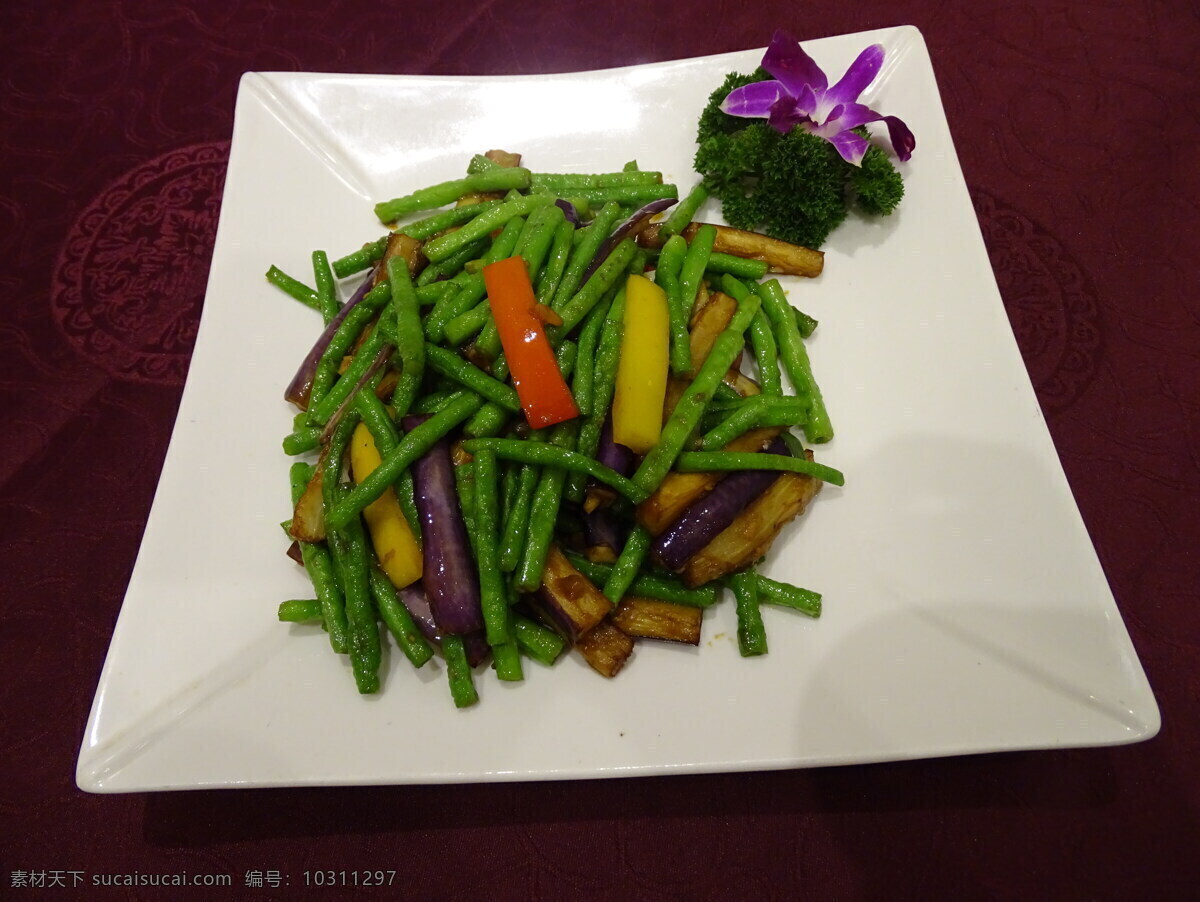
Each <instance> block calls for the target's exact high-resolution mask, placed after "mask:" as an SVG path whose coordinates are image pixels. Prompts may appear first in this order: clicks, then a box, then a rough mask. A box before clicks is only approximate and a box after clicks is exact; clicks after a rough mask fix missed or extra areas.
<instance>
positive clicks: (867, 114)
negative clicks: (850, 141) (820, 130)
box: [826, 103, 883, 129]
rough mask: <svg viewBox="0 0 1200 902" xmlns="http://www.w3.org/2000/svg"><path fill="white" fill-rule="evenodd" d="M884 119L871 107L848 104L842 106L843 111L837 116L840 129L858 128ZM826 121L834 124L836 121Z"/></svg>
mask: <svg viewBox="0 0 1200 902" xmlns="http://www.w3.org/2000/svg"><path fill="white" fill-rule="evenodd" d="M882 118H883V116H882V115H880V114H879V113H877V112H875V111H874V110H873V109H871V108H870V107H869V106H866V105H864V104H861V103H846V104H842V111H841V113H839V114H838V116H837V126H838V129H848V128H858V127H859V126H860V125H866V124H867V123H868V122H878V121H879V120H880V119H882ZM826 121H827V122H829V123H830V124H832V123H833V121H834V120H833V119H832V118H830V119H828V120H826Z"/></svg>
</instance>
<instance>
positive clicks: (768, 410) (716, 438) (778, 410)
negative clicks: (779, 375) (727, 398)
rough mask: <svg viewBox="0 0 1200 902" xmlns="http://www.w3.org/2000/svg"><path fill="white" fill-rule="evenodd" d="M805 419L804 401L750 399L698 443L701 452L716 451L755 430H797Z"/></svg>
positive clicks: (805, 400)
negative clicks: (770, 428)
mask: <svg viewBox="0 0 1200 902" xmlns="http://www.w3.org/2000/svg"><path fill="white" fill-rule="evenodd" d="M807 418H808V399H807V398H776V397H774V396H772V395H766V394H762V395H754V396H752V397H749V398H747V399H746V400H745V401H744V402H743V403H741V404H739V405H738V406H737V407H735V408H734V409H733V412H732V413H730V414H729V415H728V416H726V417H725V418H724V419H723V420H721V422H719V423H718V424H717V425H716V426H714V427H713V428H712V429H710V430H709V431H708V432H706V433H705V434H704V435H703V437H702V438H701V439H700V450H701V451H718V450H720V449H721V448H724V447H725V446H726V445H728V444H729V443H730V442H732V441H733V440H734V439H735V438H737V437H738V436H740V435H743V434H744V433H746V432H748V431H749V430H751V429H754V428H756V427H759V426H800V425H803V423H804V422H805V420H806V419H807Z"/></svg>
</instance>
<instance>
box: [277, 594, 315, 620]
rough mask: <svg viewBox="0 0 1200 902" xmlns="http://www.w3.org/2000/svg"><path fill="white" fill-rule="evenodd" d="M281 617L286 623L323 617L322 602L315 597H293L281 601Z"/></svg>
mask: <svg viewBox="0 0 1200 902" xmlns="http://www.w3.org/2000/svg"><path fill="white" fill-rule="evenodd" d="M279 619H280V620H281V621H282V622H284V623H308V622H309V621H312V620H320V619H321V602H319V601H317V599H315V598H293V599H291V600H289V601H281V602H280V603H279Z"/></svg>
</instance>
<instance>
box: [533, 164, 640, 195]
mask: <svg viewBox="0 0 1200 902" xmlns="http://www.w3.org/2000/svg"><path fill="white" fill-rule="evenodd" d="M529 184H530V186H531V187H532V188H534V189H537V188H544V189H546V190H548V191H554V192H557V193H559V194H570V193H573V192H576V191H580V190H583V189H592V188H622V187H624V188H628V187H631V186H634V185H659V184H662V173H661V172H651V171H650V170H648V169H637V170H634V171H632V172H588V173H584V172H533V173H530V176H529Z"/></svg>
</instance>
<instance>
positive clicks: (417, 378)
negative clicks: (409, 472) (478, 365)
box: [387, 257, 425, 419]
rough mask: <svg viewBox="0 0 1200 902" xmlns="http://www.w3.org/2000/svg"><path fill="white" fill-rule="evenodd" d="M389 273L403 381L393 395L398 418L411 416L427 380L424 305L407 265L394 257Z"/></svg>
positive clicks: (397, 384)
mask: <svg viewBox="0 0 1200 902" xmlns="http://www.w3.org/2000/svg"><path fill="white" fill-rule="evenodd" d="M387 272H388V282H389V283H390V284H391V289H392V311H393V314H394V321H395V334H394V336H393V337H394V339H395V344H396V352H397V354H398V355H399V357H400V380H399V381H398V382H397V383H396V390H395V392H394V393H393V394H392V408H393V409H394V411H395V413H394V414H393V417H395V418H397V419H399V418H400V417H403V416H404V415H405V414H407V413H408V411H409V408H411V407H412V404H413V402H414V401H415V400H416V399H417V395H418V394H419V393H420V391H421V381H422V380H423V379H424V378H425V342H424V340H423V339H424V332H423V330H422V328H421V305H420V302H419V301H418V300H417V292H416V288H415V287H414V286H413V283H412V279H411V278H410V277H409V274H408V265H407V264H406V263H405V262H404V261H403V260H400V259H398V258H395V257H393V258H392V259H391V260H389V261H388V263H387Z"/></svg>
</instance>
